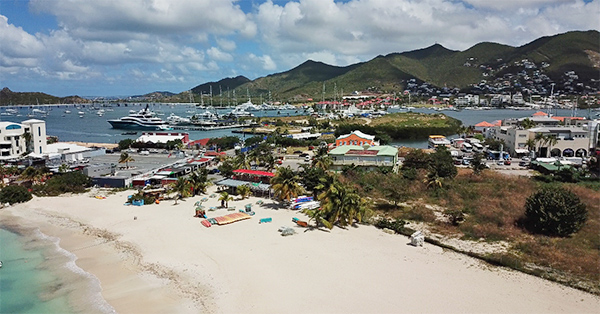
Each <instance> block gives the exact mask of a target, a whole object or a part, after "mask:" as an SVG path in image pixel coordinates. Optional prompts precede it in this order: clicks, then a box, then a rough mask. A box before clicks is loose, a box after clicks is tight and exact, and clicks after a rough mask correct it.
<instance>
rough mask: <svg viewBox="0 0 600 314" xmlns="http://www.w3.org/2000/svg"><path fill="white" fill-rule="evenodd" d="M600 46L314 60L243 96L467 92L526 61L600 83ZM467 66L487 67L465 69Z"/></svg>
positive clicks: (560, 44) (569, 38)
mask: <svg viewBox="0 0 600 314" xmlns="http://www.w3.org/2000/svg"><path fill="white" fill-rule="evenodd" d="M599 40H600V33H599V32H598V31H586V32H581V31H575V32H568V33H564V34H559V35H555V36H549V37H542V38H540V39H537V40H535V41H533V42H531V43H529V44H527V45H523V46H521V47H511V46H508V45H503V44H498V43H491V42H484V43H479V44H476V45H475V46H473V47H471V48H469V49H467V50H465V51H454V50H450V49H447V48H445V47H443V46H442V45H440V44H435V45H432V46H430V47H427V48H424V49H419V50H415V51H410V52H403V53H391V54H388V55H386V56H377V57H375V58H373V59H372V60H370V61H368V62H362V63H357V64H353V65H350V66H346V67H336V66H332V65H327V64H324V63H321V62H315V61H310V60H309V61H306V62H305V63H303V64H301V65H299V66H298V67H296V68H294V69H291V70H289V71H286V72H282V73H276V74H271V75H269V76H266V77H261V78H258V79H256V80H254V81H249V82H247V83H245V84H242V85H240V86H239V87H238V90H237V92H238V94H239V93H242V94H244V95H245V93H246V89H248V90H249V91H250V93H251V94H252V95H260V94H265V95H266V93H268V92H269V91H270V92H271V93H272V96H273V97H274V98H277V99H281V98H288V99H289V98H294V97H304V98H308V97H310V98H314V99H321V97H322V93H323V84H325V85H326V97H329V98H331V97H332V96H333V92H334V84H335V86H336V87H337V88H336V89H337V92H338V93H339V92H340V91H341V90H344V91H345V92H346V94H347V93H349V92H351V91H354V90H360V91H364V90H377V91H387V92H394V91H396V92H397V91H402V90H403V89H404V88H405V87H406V83H407V80H409V79H415V80H416V81H417V82H430V83H432V84H434V85H436V86H438V87H443V86H446V87H449V88H454V87H456V88H465V87H467V86H470V85H472V84H476V83H479V82H480V81H481V80H483V79H488V80H490V79H493V78H494V75H495V77H501V76H502V75H504V74H505V73H507V72H506V71H498V72H497V73H493V74H492V77H486V76H484V72H486V71H488V70H486V68H487V67H492V68H498V67H500V66H501V65H503V64H506V65H509V66H510V65H511V64H513V63H514V62H520V61H521V60H523V59H528V60H530V61H533V62H535V63H541V62H546V63H548V64H549V67H548V68H546V69H544V71H545V72H546V74H547V75H548V76H549V77H551V78H553V79H557V78H558V77H560V75H562V74H563V73H564V72H565V71H571V70H573V71H576V72H577V74H578V75H579V76H580V77H581V78H582V79H583V80H590V79H597V78H598V68H597V67H594V64H593V62H592V60H591V58H590V57H588V56H589V55H590V54H597V53H598V52H599V50H600V47H599V45H598V42H599ZM467 62H473V63H475V64H477V65H485V66H483V67H481V66H465V63H467ZM488 72H489V71H488ZM213 88H214V86H213Z"/></svg>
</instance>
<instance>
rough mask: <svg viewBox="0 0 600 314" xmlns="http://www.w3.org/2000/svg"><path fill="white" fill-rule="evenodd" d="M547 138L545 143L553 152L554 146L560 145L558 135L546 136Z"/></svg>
mask: <svg viewBox="0 0 600 314" xmlns="http://www.w3.org/2000/svg"><path fill="white" fill-rule="evenodd" d="M544 138H545V142H546V144H547V145H548V151H551V150H552V146H554V145H556V143H558V138H556V135H554V134H548V135H546V136H544Z"/></svg>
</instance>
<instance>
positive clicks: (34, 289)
mask: <svg viewBox="0 0 600 314" xmlns="http://www.w3.org/2000/svg"><path fill="white" fill-rule="evenodd" d="M28 242H29V243H28ZM0 243H1V244H2V246H1V248H0V260H2V264H3V265H2V268H0V296H1V298H0V313H74V311H73V310H72V309H71V307H70V306H69V304H68V301H67V298H66V296H57V297H51V295H50V294H51V292H52V290H56V289H58V287H57V286H56V285H61V283H60V280H59V278H57V277H56V275H54V274H53V273H52V272H51V271H49V270H46V269H44V268H43V266H42V264H43V263H44V261H45V256H44V254H43V252H44V248H42V247H36V246H38V245H37V244H33V243H32V242H30V241H29V240H27V239H26V237H23V236H19V235H17V234H16V233H13V232H10V231H8V230H5V229H2V228H0ZM46 249H47V248H46ZM49 292H50V293H49Z"/></svg>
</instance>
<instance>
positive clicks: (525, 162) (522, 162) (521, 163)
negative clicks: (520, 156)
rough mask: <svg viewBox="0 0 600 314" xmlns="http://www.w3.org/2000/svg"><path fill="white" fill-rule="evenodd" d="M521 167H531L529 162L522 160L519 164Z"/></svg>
mask: <svg viewBox="0 0 600 314" xmlns="http://www.w3.org/2000/svg"><path fill="white" fill-rule="evenodd" d="M519 166H521V167H529V161H527V160H521V161H520V162H519Z"/></svg>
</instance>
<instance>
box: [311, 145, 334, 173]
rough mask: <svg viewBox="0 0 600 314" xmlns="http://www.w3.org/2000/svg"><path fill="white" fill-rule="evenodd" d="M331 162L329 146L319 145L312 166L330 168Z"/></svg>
mask: <svg viewBox="0 0 600 314" xmlns="http://www.w3.org/2000/svg"><path fill="white" fill-rule="evenodd" d="M331 164H332V159H331V157H329V154H328V151H327V147H319V148H318V149H317V151H316V154H315V156H314V158H313V160H312V166H313V167H316V168H319V169H323V170H328V169H329V167H330V166H331Z"/></svg>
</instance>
